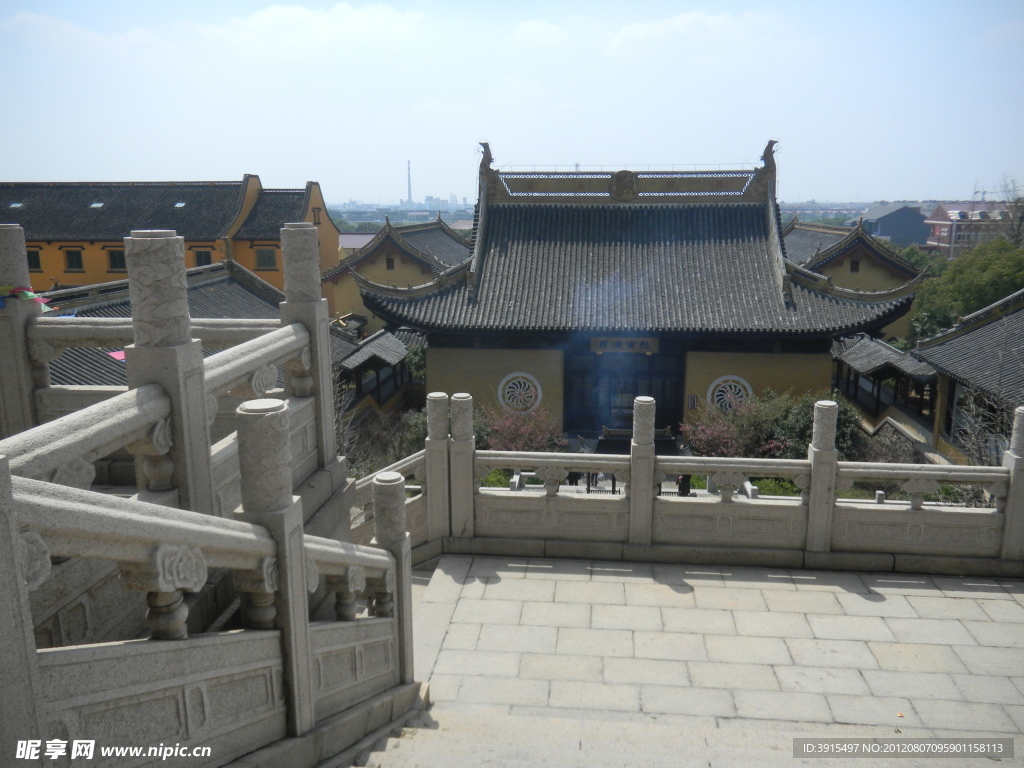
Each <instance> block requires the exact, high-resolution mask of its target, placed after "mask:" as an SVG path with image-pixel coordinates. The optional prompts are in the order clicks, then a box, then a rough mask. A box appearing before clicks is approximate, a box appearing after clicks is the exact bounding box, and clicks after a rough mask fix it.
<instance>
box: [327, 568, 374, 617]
mask: <svg viewBox="0 0 1024 768" xmlns="http://www.w3.org/2000/svg"><path fill="white" fill-rule="evenodd" d="M327 589H328V590H329V591H331V592H334V615H335V616H336V617H337V619H338V621H352V620H354V619H355V617H356V613H357V612H358V610H359V596H360V595H361V594H362V593H363V591H364V590H365V589H366V571H365V570H363V568H362V566H359V565H350V566H349V567H348V568H346V569H345V573H344V574H343V575H341V576H328V577H327Z"/></svg>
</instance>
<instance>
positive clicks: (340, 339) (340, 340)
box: [331, 325, 359, 365]
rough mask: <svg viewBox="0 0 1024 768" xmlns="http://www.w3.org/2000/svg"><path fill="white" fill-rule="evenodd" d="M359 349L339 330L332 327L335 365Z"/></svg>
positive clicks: (332, 358) (332, 349) (332, 351)
mask: <svg viewBox="0 0 1024 768" xmlns="http://www.w3.org/2000/svg"><path fill="white" fill-rule="evenodd" d="M358 349H359V345H358V344H357V343H356V342H354V341H352V340H351V339H349V338H348V336H347V335H346V334H345V333H344V332H343V331H341V330H340V329H338V328H335V327H334V326H333V325H332V326H331V360H332V361H333V362H334V364H335V365H341V361H342V360H344V359H345V358H346V357H348V356H349V355H351V354H352V353H353V352H355V351H357V350H358Z"/></svg>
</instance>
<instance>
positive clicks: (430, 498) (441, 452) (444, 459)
mask: <svg viewBox="0 0 1024 768" xmlns="http://www.w3.org/2000/svg"><path fill="white" fill-rule="evenodd" d="M425 451H426V455H425V457H424V463H425V464H426V477H425V478H424V483H423V491H424V493H426V495H427V541H437V540H438V539H442V538H445V537H446V536H451V535H452V529H451V517H450V514H449V498H450V496H449V493H448V395H446V394H445V393H444V392H431V393H430V394H429V395H427V439H426V444H425Z"/></svg>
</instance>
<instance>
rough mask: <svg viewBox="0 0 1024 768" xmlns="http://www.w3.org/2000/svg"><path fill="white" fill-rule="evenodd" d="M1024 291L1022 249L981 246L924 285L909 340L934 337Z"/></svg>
mask: <svg viewBox="0 0 1024 768" xmlns="http://www.w3.org/2000/svg"><path fill="white" fill-rule="evenodd" d="M1021 288H1024V247H1018V246H1014V245H1012V244H1011V243H1009V242H1008V241H1006V240H1002V239H1000V240H995V241H993V242H991V243H984V244H983V245H979V246H978V247H977V248H974V249H973V250H971V251H968V252H967V253H966V254H964V255H963V256H961V257H959V258H958V259H954V260H953V261H952V262H950V263H949V266H948V267H946V269H945V270H944V271H943V272H942V274H941V275H939V276H938V277H935V278H932V279H931V280H927V281H925V283H924V284H923V285H922V286H921V288H920V290H919V291H918V293H917V298H916V299H915V302H914V309H915V316H914V323H913V326H914V327H913V331H912V332H911V340H912V341H916V340H918V339H922V338H926V337H928V336H934V335H935V334H936V333H938V332H939V331H941V330H943V329H945V328H951V327H952V326H953V325H955V324H956V321H957V318H960V317H963V316H965V315H969V314H971V313H972V312H977V311H978V310H979V309H982V308H983V307H987V306H988V305H989V304H992V303H993V302H996V301H999V300H1000V299H1003V298H1006V297H1007V296H1009V295H1010V294H1011V293H1014V292H1015V291H1019V290H1020V289H1021Z"/></svg>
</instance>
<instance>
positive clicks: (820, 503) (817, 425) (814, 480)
mask: <svg viewBox="0 0 1024 768" xmlns="http://www.w3.org/2000/svg"><path fill="white" fill-rule="evenodd" d="M838 418H839V405H838V403H836V402H834V401H832V400H819V401H818V402H817V403H815V404H814V428H813V432H812V435H811V444H810V446H809V447H808V448H807V458H808V460H810V462H811V488H810V493H809V494H808V501H807V551H808V552H828V551H829V550H830V549H831V541H832V513H833V511H834V509H835V504H836V472H837V470H838V468H839V463H838V462H839V451H837V450H836V420H837V419H838Z"/></svg>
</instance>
